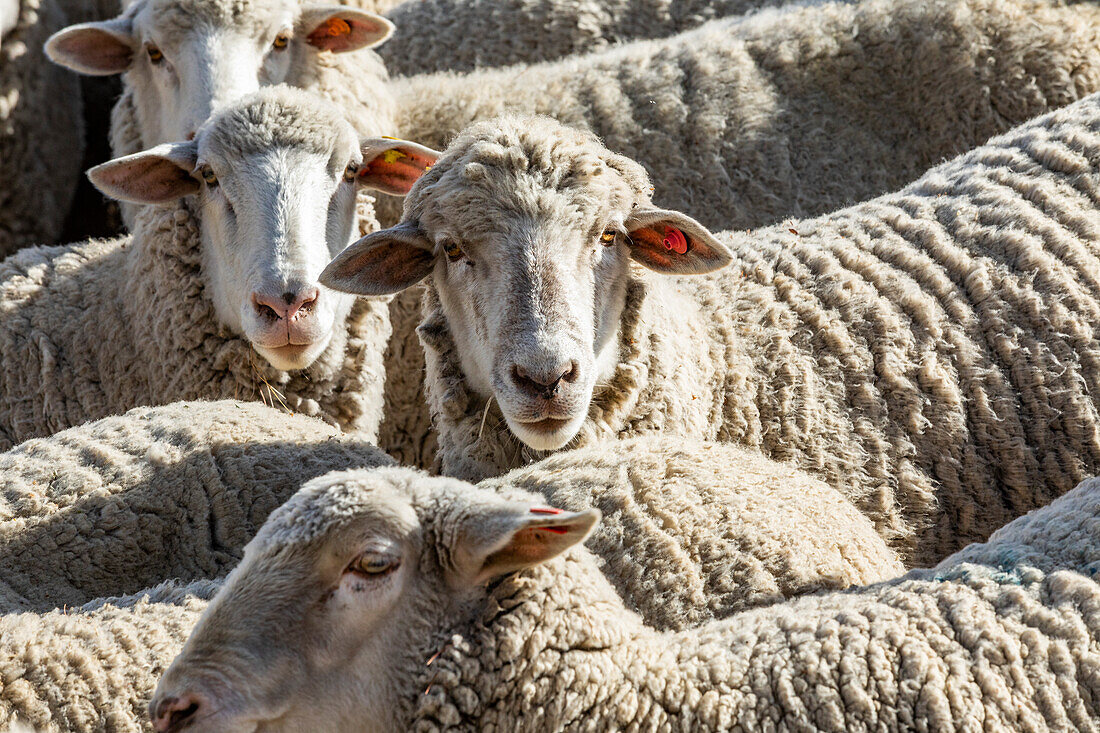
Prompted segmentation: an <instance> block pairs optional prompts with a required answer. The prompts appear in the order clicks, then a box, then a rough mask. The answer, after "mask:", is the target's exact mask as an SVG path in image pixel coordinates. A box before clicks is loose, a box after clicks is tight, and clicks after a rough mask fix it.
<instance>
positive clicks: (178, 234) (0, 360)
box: [0, 88, 390, 448]
mask: <svg viewBox="0 0 1100 733" xmlns="http://www.w3.org/2000/svg"><path fill="white" fill-rule="evenodd" d="M256 100H257V101H256V102H255V104H256V105H257V106H258V109H259V110H260V111H262V112H263V115H264V116H263V120H264V121H265V124H268V125H271V126H272V128H271V130H272V134H274V135H276V136H278V135H280V134H282V133H283V132H286V131H287V130H290V129H292V128H295V129H297V127H301V128H308V130H314V132H313V133H310V132H309V131H308V130H307V131H306V132H304V133H303V134H307V135H308V134H316V132H315V129H320V128H323V127H324V124H325V123H326V122H329V121H330V120H338V117H337V116H336V113H333V112H331V111H329V110H328V108H326V107H323V106H320V105H319V104H318V103H317V102H316V101H315V100H313V99H312V97H310V95H306V94H304V93H302V92H300V91H298V90H294V89H287V88H281V89H278V90H268V91H267V92H264V93H263V94H261V95H259V96H257V97H256ZM328 115H331V117H329V116H328ZM296 116H297V117H296ZM292 118H295V119H302V120H309V121H312V122H314V123H316V127H315V128H311V127H310V125H308V124H305V123H303V124H302V125H300V126H294V125H289V124H288V120H290V119H292ZM233 120H234V117H233V116H232V115H230V114H225V115H222V116H220V117H217V118H215V122H214V123H212V125H213V126H210V127H209V128H207V127H204V128H203V131H200V138H201V137H202V136H203V135H206V134H210V135H214V134H218V135H223V136H226V137H232V136H234V135H237V134H239V132H240V131H239V130H236V128H233V127H232V125H233V124H234V123H233ZM223 125H224V126H225V127H226V129H224V130H223V129H222V126H223ZM255 126H256V128H257V130H258V128H259V127H262V125H260V123H255ZM280 131H282V132H280ZM254 132H255V134H262V131H254ZM325 134H327V132H326V133H325ZM193 207H194V203H193V201H191V200H189V199H183V200H181V201H180V202H178V203H176V204H172V205H169V206H162V207H152V206H150V207H145V208H144V210H143V211H142V212H141V213H140V214H139V216H138V220H137V226H136V229H135V233H134V235H133V236H132V237H122V238H119V239H114V240H106V241H88V242H82V243H78V244H71V245H66V246H61V247H37V248H31V249H27V250H24V251H22V252H19V253H18V254H16V255H15V256H13V257H10V258H8V259H7V260H4V261H3V262H0V448H7V447H10V446H12V445H14V444H15V443H18V442H21V441H23V440H26V439H27V438H32V437H39V436H44V435H50V434H52V433H55V432H57V431H59V430H63V429H65V428H67V427H71V426H73V425H79V424H80V423H83V422H86V421H88V420H94V419H97V418H100V417H104V416H107V415H111V414H117V413H120V412H122V411H124V410H127V409H130V408H131V407H136V406H138V405H159V404H167V403H169V402H176V401H179V400H187V399H229V398H232V399H238V398H239V399H252V400H262V401H264V402H266V403H268V404H278V405H281V406H285V407H286V408H288V409H290V410H293V411H295V412H301V413H304V414H306V415H310V416H318V417H321V418H323V419H324V420H325V421H326V422H330V423H332V424H335V425H339V426H340V427H341V428H342V429H344V430H349V431H356V432H359V433H360V437H362V438H363V439H364V440H366V441H368V442H370V441H373V440H374V439H375V437H376V435H377V429H378V424H379V422H380V421H381V417H382V385H383V380H384V373H383V367H382V353H383V351H384V349H385V344H386V341H387V339H388V338H389V333H390V329H389V319H388V315H387V305H386V303H384V302H382V301H380V300H359V301H357V302H356V303H355V305H354V306H353V308H352V311H351V314H350V315H349V316H348V318H347V320H346V321H345V323H344V327H343V328H340V326H339V324H337V325H336V326H335V328H334V333H333V336H332V343H331V344H330V345H329V347H328V348H327V349H326V350H325V351H324V352H323V353H322V354H321V356H319V357H318V358H317V360H316V361H315V362H314V363H313V364H311V365H310V366H309V368H307V369H304V370H300V371H295V372H285V371H281V370H276V369H274V368H273V367H271V366H270V365H269V364H268V363H267V362H266V361H265V360H264V359H263V358H262V357H260V356H258V355H257V354H256V353H255V352H254V351H253V350H252V347H251V345H250V344H249V342H248V341H247V339H245V338H243V337H240V336H237V335H236V334H233V333H231V332H230V331H229V330H228V329H227V328H225V327H224V326H222V325H221V324H220V322H219V320H218V318H217V316H216V314H215V312H214V305H213V303H212V301H211V300H210V299H208V298H207V297H206V293H205V282H206V281H205V279H204V275H203V272H202V259H203V257H202V247H201V246H200V245H201V237H200V232H199V222H198V221H197V217H196V215H195V214H194V208H193Z"/></svg>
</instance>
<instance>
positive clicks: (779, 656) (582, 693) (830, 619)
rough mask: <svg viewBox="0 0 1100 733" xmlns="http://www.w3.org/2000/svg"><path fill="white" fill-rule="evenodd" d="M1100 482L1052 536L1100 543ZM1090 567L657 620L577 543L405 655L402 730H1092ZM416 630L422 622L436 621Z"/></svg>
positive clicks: (975, 574) (941, 578)
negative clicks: (643, 619) (634, 604)
mask: <svg viewBox="0 0 1100 733" xmlns="http://www.w3.org/2000/svg"><path fill="white" fill-rule="evenodd" d="M1098 493H1100V483H1097V482H1095V481H1092V482H1088V483H1087V484H1085V485H1083V486H1082V487H1081V488H1080V489H1078V490H1077V491H1076V492H1074V494H1073V495H1072V496H1071V497H1067V501H1064V502H1062V503H1059V504H1055V505H1052V506H1051V507H1049V508H1047V509H1043V510H1041V512H1040V514H1042V515H1044V517H1043V521H1049V522H1051V523H1052V524H1055V525H1058V526H1059V528H1060V529H1061V530H1062V533H1061V534H1060V536H1059V537H1057V538H1055V539H1054V540H1053V542H1051V543H1049V545H1055V546H1057V545H1060V540H1061V538H1062V537H1063V536H1064V537H1066V538H1069V537H1072V538H1073V539H1074V540H1079V541H1080V542H1081V543H1082V544H1083V546H1084V547H1085V548H1088V549H1087V551H1088V552H1091V553H1092V554H1094V555H1095V554H1096V553H1097V551H1098V550H1100V535H1098V534H1097V533H1096V532H1095V523H1096V521H1097V519H1098V515H1097V514H1095V513H1089V514H1083V513H1082V512H1081V511H1080V510H1081V509H1082V508H1084V507H1086V506H1087V507H1090V508H1091V509H1095V508H1096V506H1097V504H1096V496H1097V495H1098ZM1032 521H1037V520H1034V519H1033V520H1032ZM1009 530H1011V528H1009ZM1009 530H1006V533H1007V532H1009ZM1044 544H1046V543H1044ZM1049 545H1047V546H1049ZM986 549H987V550H988V551H991V552H994V553H996V554H999V555H1000V556H1002V557H1004V556H1007V554H1008V553H1012V552H1015V551H1027V548H1026V547H1024V546H1015V545H1012V544H1011V543H1007V542H1003V541H1002V542H994V543H990V546H988V547H987V548H986ZM1036 551H1038V550H1036ZM1094 572H1095V565H1091V566H1069V567H1058V568H1057V569H1054V568H1052V569H1051V570H1050V571H1049V572H1043V571H1042V570H1039V569H1037V568H1034V567H1029V566H1028V565H1027V564H1025V563H1008V564H1002V565H1000V566H997V567H989V566H980V565H971V564H966V563H957V564H956V563H951V564H948V565H947V566H946V567H943V568H941V569H939V570H938V571H936V572H935V573H932V572H928V571H922V572H918V573H914V574H913V575H912V576H911V577H908V578H902V579H899V580H897V581H893V582H890V583H886V584H880V585H877V586H871V587H869V588H864V589H859V590H856V591H851V592H841V593H832V594H828V595H824V596H811V597H804V598H801V599H797V600H794V601H789V602H786V603H782V604H777V605H773V606H770V607H767V608H762V609H753V610H750V611H746V612H743V613H740V614H737V615H736V616H733V617H731V618H729V619H727V620H724V621H716V622H712V623H710V624H707V625H704V626H701V627H698V628H694V629H691V630H690V631H685V632H680V633H663V634H662V633H658V632H654V631H653V630H651V629H649V628H647V627H645V626H643V625H642V624H641V623H640V622H639V620H638V619H637V617H635V616H633V615H632V614H629V613H628V612H626V611H625V609H622V608H621V607H619V606H618V603H617V599H616V598H615V596H614V593H613V592H612V590H611V589H610V588H609V587H608V586H607V584H606V583H604V582H603V581H602V578H601V576H600V575H599V573H598V572H597V571H596V569H595V561H594V559H593V558H592V557H591V555H589V554H588V553H587V552H585V551H583V550H579V549H578V550H574V551H573V552H572V553H570V554H569V555H566V556H565V557H564V558H561V559H557V560H555V561H552V562H550V563H548V564H546V565H543V566H540V567H537V568H535V569H534V570H531V571H527V572H524V573H520V574H517V575H515V576H512V577H510V578H506V579H505V580H503V581H502V582H501V583H500V584H499V585H497V586H496V587H495V588H492V589H491V590H490V591H489V592H488V598H487V599H486V603H485V605H484V607H483V608H482V609H481V610H480V613H477V614H476V615H475V616H474V617H473V618H469V619H466V620H457V619H456V620H455V623H454V624H453V626H452V627H451V628H450V629H448V632H447V639H448V641H447V643H446V645H445V646H444V647H443V648H442V650H441V653H440V654H439V656H438V657H437V658H436V659H434V661H433V663H432V664H431V666H430V667H425V666H424V665H423V664H419V665H414V667H415V668H413V669H409V674H410V675H413V677H412V678H411V679H410V680H409V683H408V687H407V688H406V690H407V695H406V698H405V700H406V703H407V705H408V710H409V712H410V717H411V719H410V720H409V725H408V726H407V729H408V730H414V731H436V730H518V731H542V730H563V729H578V730H668V731H681V730H682V731H698V730H761V729H769V728H775V727H778V728H780V729H791V730H822V731H851V730H914V729H915V730H927V731H978V730H1032V731H1045V730H1071V729H1072V730H1081V729H1090V728H1092V727H1093V725H1094V723H1095V720H1096V719H1097V717H1098V716H1100V705H1098V701H1100V661H1098V659H1097V656H1096V654H1095V649H1096V647H1097V644H1098V643H1100V585H1098V584H1097V583H1096V581H1095V580H1093V579H1092V577H1090V576H1091V575H1092V574H1093V573H1094ZM578 608H584V609H585V613H584V615H583V619H584V623H579V622H578V620H579V619H580V618H581V617H580V616H578V614H577V609H578ZM421 631H422V633H421V634H419V635H417V636H414V637H413V638H421V637H430V636H431V635H430V634H428V633H424V630H421ZM422 651H423V652H424V653H425V654H430V653H432V652H431V650H430V648H425V649H424V650H422ZM413 658H414V659H415V655H414V657H413Z"/></svg>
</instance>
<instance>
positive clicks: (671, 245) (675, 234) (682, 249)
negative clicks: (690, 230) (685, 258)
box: [664, 226, 688, 255]
mask: <svg viewBox="0 0 1100 733" xmlns="http://www.w3.org/2000/svg"><path fill="white" fill-rule="evenodd" d="M664 244H665V249H667V250H671V251H673V252H675V253H676V254H678V255H686V254H687V251H688V241H687V237H685V236H684V233H683V232H681V231H680V230H679V229H677V228H676V227H670V226H666V227H665V241H664Z"/></svg>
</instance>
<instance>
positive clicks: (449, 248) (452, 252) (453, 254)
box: [443, 239, 463, 262]
mask: <svg viewBox="0 0 1100 733" xmlns="http://www.w3.org/2000/svg"><path fill="white" fill-rule="evenodd" d="M443 253H444V254H445V255H447V259H448V260H450V261H451V262H454V261H456V260H458V259H460V258H461V257H462V254H463V253H462V248H461V247H459V246H458V245H457V244H455V243H454V242H453V241H451V240H449V239H448V240H447V241H445V242H444V243H443Z"/></svg>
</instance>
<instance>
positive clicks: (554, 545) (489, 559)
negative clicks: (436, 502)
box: [466, 507, 600, 584]
mask: <svg viewBox="0 0 1100 733" xmlns="http://www.w3.org/2000/svg"><path fill="white" fill-rule="evenodd" d="M599 520H600V512H599V510H597V509H586V510H584V511H581V512H566V511H563V510H561V509H554V508H552V507H535V508H533V509H528V510H527V511H522V510H519V511H514V512H513V511H509V512H508V513H507V514H506V515H503V516H498V517H496V518H494V519H493V520H489V521H486V522H485V524H484V525H483V526H481V527H480V528H479V530H478V531H477V532H476V533H474V536H473V537H470V539H472V540H473V542H472V545H473V546H470V547H467V548H466V550H467V552H468V553H469V554H470V555H471V556H472V557H471V559H472V560H474V567H475V568H476V570H475V577H474V582H475V584H477V583H484V582H486V581H489V580H492V579H493V578H498V577H500V576H501V575H504V574H506V573H511V572H515V571H517V570H522V569H523V568H528V567H531V566H532V565H538V564H540V563H544V562H546V561H547V560H550V559H552V558H554V557H557V556H558V555H560V554H561V553H563V552H565V551H566V550H567V549H569V548H570V547H572V546H573V545H575V544H578V543H580V542H583V541H584V540H585V539H587V538H588V535H589V534H590V533H591V532H592V529H593V527H595V526H596V523H597V522H598V521H599Z"/></svg>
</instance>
